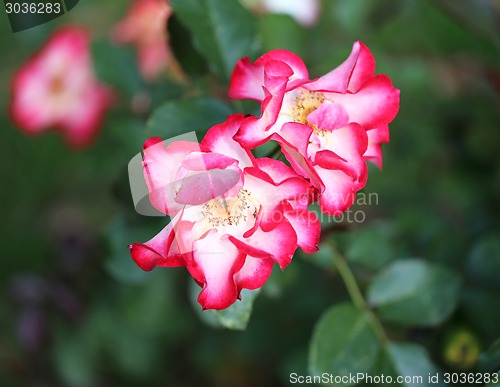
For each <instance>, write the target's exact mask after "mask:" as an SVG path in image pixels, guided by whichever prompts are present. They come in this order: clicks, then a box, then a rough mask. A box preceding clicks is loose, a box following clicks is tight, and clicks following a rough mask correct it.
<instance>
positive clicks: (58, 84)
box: [49, 75, 64, 95]
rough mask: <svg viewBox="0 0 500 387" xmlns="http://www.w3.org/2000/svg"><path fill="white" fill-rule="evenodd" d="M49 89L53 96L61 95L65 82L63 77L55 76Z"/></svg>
mask: <svg viewBox="0 0 500 387" xmlns="http://www.w3.org/2000/svg"><path fill="white" fill-rule="evenodd" d="M49 89H50V92H51V94H52V95H59V94H61V92H62V91H63V90H64V80H63V77H62V76H61V75H55V76H54V77H52V79H51V80H50V85H49Z"/></svg>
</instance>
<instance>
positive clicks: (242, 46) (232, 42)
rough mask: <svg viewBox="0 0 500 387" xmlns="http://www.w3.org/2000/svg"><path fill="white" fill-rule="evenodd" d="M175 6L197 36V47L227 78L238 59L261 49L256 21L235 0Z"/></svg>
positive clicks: (176, 0)
mask: <svg viewBox="0 0 500 387" xmlns="http://www.w3.org/2000/svg"><path fill="white" fill-rule="evenodd" d="M171 4H172V7H173V8H174V12H176V13H177V15H178V16H179V18H180V19H181V21H182V22H183V23H184V25H185V26H186V28H188V29H189V30H190V31H191V33H192V34H193V39H194V45H195V47H196V48H197V49H198V50H199V51H200V52H201V53H202V54H203V55H204V56H205V58H207V59H208V61H209V64H210V66H211V67H212V69H213V70H214V71H216V72H217V74H218V75H219V76H220V77H222V78H223V79H226V80H227V79H229V76H230V75H231V72H232V71H233V67H234V65H235V63H236V61H237V60H238V59H240V58H241V57H244V56H253V55H254V54H255V52H256V50H257V47H258V45H257V40H256V38H255V35H256V23H255V19H254V18H253V17H252V16H251V15H250V14H249V13H248V12H247V11H246V10H245V9H244V8H243V7H242V6H241V5H240V4H239V3H238V2H237V1H234V0H172V1H171Z"/></svg>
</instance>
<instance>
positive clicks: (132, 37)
mask: <svg viewBox="0 0 500 387" xmlns="http://www.w3.org/2000/svg"><path fill="white" fill-rule="evenodd" d="M171 14H172V8H171V6H170V3H169V1H168V0H133V1H132V4H131V6H130V8H129V10H128V11H127V14H126V16H125V18H124V19H123V20H122V21H120V22H119V23H118V24H117V25H116V26H115V27H114V29H113V33H112V35H113V39H114V40H115V41H116V42H118V43H126V44H133V45H134V46H135V47H136V49H137V57H138V65H139V71H140V72H141V74H142V75H143V76H144V78H145V79H147V80H153V79H155V78H157V77H158V76H159V75H160V74H161V73H162V72H164V71H165V70H166V69H167V67H169V66H171V67H172V66H173V67H174V68H175V69H176V71H178V69H177V64H176V62H175V60H174V58H173V56H172V53H171V51H170V46H169V43H168V34H167V21H168V18H169V17H170V15H171Z"/></svg>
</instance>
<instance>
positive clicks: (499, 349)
mask: <svg viewBox="0 0 500 387" xmlns="http://www.w3.org/2000/svg"><path fill="white" fill-rule="evenodd" d="M477 368H478V370H480V371H481V372H491V371H496V370H497V369H500V339H498V340H496V341H495V342H494V343H493V344H491V346H490V347H489V348H488V349H487V350H486V351H484V352H483V353H482V354H481V355H480V356H479V360H478V363H477Z"/></svg>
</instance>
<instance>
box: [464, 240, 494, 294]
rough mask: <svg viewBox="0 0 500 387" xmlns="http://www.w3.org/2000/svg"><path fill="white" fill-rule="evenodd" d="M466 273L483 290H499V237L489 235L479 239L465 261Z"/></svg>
mask: <svg viewBox="0 0 500 387" xmlns="http://www.w3.org/2000/svg"><path fill="white" fill-rule="evenodd" d="M467 269H468V270H467V272H468V273H469V275H470V277H471V278H472V279H473V280H474V281H475V282H477V283H478V284H481V286H482V287H483V288H484V287H486V288H488V287H490V288H497V289H500V275H499V274H498V273H500V237H498V236H497V235H489V236H485V237H483V238H482V239H480V240H479V241H478V242H477V243H476V244H475V245H474V247H473V248H472V250H471V252H470V254H469V257H468V259H467Z"/></svg>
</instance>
